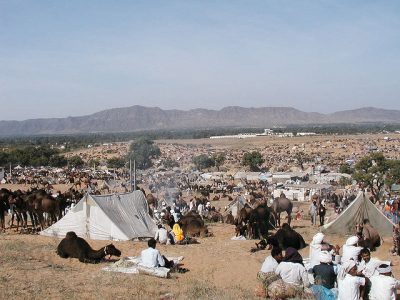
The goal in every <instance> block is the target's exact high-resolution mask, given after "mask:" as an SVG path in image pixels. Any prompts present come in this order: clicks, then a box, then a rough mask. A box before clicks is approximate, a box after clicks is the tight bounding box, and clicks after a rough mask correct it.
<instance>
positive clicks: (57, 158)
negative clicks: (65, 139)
mask: <svg viewBox="0 0 400 300" xmlns="http://www.w3.org/2000/svg"><path fill="white" fill-rule="evenodd" d="M67 164H68V160H67V159H66V158H65V157H64V156H62V155H53V156H52V157H50V159H49V165H50V166H51V167H57V168H61V167H65V166H66V165H67Z"/></svg>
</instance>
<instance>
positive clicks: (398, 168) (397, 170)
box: [385, 159, 400, 186]
mask: <svg viewBox="0 0 400 300" xmlns="http://www.w3.org/2000/svg"><path fill="white" fill-rule="evenodd" d="M388 164H389V171H388V172H387V173H386V178H385V183H386V184H387V185H388V186H391V185H392V184H394V183H399V182H400V160H397V159H396V160H388Z"/></svg>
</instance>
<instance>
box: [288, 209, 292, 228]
mask: <svg viewBox="0 0 400 300" xmlns="http://www.w3.org/2000/svg"><path fill="white" fill-rule="evenodd" d="M287 216H288V224H289V226H290V222H291V221H292V214H291V213H289V212H288V213H287Z"/></svg>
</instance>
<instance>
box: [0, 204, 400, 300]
mask: <svg viewBox="0 0 400 300" xmlns="http://www.w3.org/2000/svg"><path fill="white" fill-rule="evenodd" d="M303 205H304V206H306V207H308V204H302V206H303ZM306 207H304V208H303V209H304V210H305V211H306ZM293 225H294V227H295V229H296V230H297V231H298V232H300V233H301V234H302V235H303V236H304V238H305V240H306V242H307V243H309V242H310V241H311V238H312V236H313V235H314V234H315V233H316V232H317V231H318V228H316V227H311V226H310V224H309V221H307V220H300V221H294V222H293ZM210 227H211V231H212V232H213V233H214V235H215V236H214V237H210V238H204V239H199V241H200V244H198V245H187V246H158V248H159V249H160V250H161V252H162V253H163V254H166V255H167V256H181V255H183V256H184V257H185V258H184V260H183V263H184V267H185V268H188V269H189V270H190V271H189V272H188V273H185V274H173V276H172V278H171V279H159V278H154V277H150V276H146V275H130V274H118V273H108V272H103V271H101V268H102V267H104V266H106V265H107V263H100V264H96V265H91V264H82V263H80V262H79V261H78V260H77V259H62V258H60V257H58V256H57V254H56V252H55V249H56V247H57V244H58V243H59V240H58V239H53V238H49V237H43V236H39V235H23V234H17V233H15V232H13V231H10V230H8V231H7V233H6V234H1V235H0V253H1V255H0V299H22V298H26V299H39V298H40V299H43V298H44V299H78V298H79V299H149V298H153V299H252V298H253V297H254V296H253V295H254V287H255V285H256V283H257V281H256V275H257V272H258V270H259V268H260V266H261V263H262V261H263V260H264V258H265V257H266V256H267V255H269V253H270V252H269V251H267V250H264V251H259V252H256V253H250V251H249V250H250V248H251V247H252V246H254V242H255V241H252V240H249V241H231V240H230V238H231V237H232V236H233V232H234V228H233V226H232V225H226V224H212V225H210ZM327 239H328V240H329V241H330V242H332V243H334V244H336V243H338V244H339V245H342V244H343V243H344V241H345V239H346V237H344V236H329V237H328V238H327ZM89 243H90V244H91V245H92V247H93V248H100V247H102V246H104V245H105V244H106V242H104V241H89ZM114 244H115V245H116V246H117V248H119V249H120V250H121V251H122V255H123V256H136V255H139V254H140V251H141V250H142V249H144V248H146V243H145V242H131V241H129V242H114ZM391 246H392V243H391V238H385V242H384V244H383V246H381V247H380V248H379V250H378V251H377V252H375V253H374V254H373V256H377V257H379V258H381V259H390V260H392V261H393V262H394V263H395V267H394V273H395V275H397V276H398V277H399V276H400V268H399V261H400V260H399V258H398V257H393V256H391V255H389V253H388V252H389V249H390V247H391ZM308 251H309V248H308V247H307V248H305V249H303V250H302V251H301V254H302V255H303V256H304V257H307V256H308Z"/></svg>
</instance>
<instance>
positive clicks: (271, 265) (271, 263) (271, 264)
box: [261, 256, 278, 273]
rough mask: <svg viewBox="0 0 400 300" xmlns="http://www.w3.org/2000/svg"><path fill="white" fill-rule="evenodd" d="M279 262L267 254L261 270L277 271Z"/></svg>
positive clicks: (266, 271)
mask: <svg viewBox="0 0 400 300" xmlns="http://www.w3.org/2000/svg"><path fill="white" fill-rule="evenodd" d="M277 266H278V262H277V261H276V260H275V258H273V257H272V256H267V257H266V258H265V260H264V262H263V264H262V266H261V272H264V273H268V272H275V270H276V267H277Z"/></svg>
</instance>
